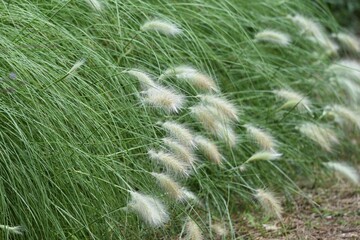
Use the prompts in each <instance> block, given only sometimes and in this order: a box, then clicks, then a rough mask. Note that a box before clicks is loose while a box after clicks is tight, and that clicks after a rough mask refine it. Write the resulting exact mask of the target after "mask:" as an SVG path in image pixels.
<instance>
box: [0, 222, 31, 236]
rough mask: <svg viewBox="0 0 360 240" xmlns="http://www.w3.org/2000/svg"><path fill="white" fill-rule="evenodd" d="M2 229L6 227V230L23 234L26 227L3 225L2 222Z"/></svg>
mask: <svg viewBox="0 0 360 240" xmlns="http://www.w3.org/2000/svg"><path fill="white" fill-rule="evenodd" d="M0 229H4V230H5V231H8V232H9V233H11V234H18V235H23V233H24V232H25V228H24V227H23V226H14V227H11V226H8V225H2V224H0Z"/></svg>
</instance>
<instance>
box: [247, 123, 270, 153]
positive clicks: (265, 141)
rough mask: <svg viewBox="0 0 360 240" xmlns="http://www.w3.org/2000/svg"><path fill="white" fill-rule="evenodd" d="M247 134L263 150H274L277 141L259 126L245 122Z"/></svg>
mask: <svg viewBox="0 0 360 240" xmlns="http://www.w3.org/2000/svg"><path fill="white" fill-rule="evenodd" d="M244 127H245V128H246V130H247V132H248V134H249V135H250V136H251V137H252V138H253V139H254V140H255V142H256V143H257V144H258V145H259V146H260V147H261V148H262V149H264V150H274V149H275V148H276V145H277V142H276V140H275V139H274V137H273V136H271V135H270V133H268V132H266V131H265V130H263V129H261V128H257V127H254V126H252V125H251V124H245V125H244Z"/></svg>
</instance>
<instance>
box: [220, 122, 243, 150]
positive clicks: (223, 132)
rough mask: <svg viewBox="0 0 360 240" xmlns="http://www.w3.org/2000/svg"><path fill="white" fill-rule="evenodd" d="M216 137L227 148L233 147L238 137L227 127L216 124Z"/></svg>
mask: <svg viewBox="0 0 360 240" xmlns="http://www.w3.org/2000/svg"><path fill="white" fill-rule="evenodd" d="M217 125H218V126H217V131H216V136H217V137H218V138H219V139H221V140H223V141H224V142H225V143H226V144H227V145H228V146H230V147H235V145H236V143H237V141H238V137H237V135H236V133H235V132H234V130H233V129H232V128H231V127H230V126H229V125H225V124H222V123H220V122H218V124H217Z"/></svg>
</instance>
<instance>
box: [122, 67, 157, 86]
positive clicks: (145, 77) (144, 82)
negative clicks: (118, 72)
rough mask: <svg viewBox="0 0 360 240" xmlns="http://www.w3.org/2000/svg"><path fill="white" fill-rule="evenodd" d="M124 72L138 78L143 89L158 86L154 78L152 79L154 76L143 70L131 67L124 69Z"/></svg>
mask: <svg viewBox="0 0 360 240" xmlns="http://www.w3.org/2000/svg"><path fill="white" fill-rule="evenodd" d="M123 73H127V74H129V75H131V76H133V77H135V78H137V79H138V81H139V82H140V86H141V89H143V90H146V89H148V88H149V87H155V86H156V84H155V82H154V80H153V79H152V77H151V76H150V75H149V74H148V73H146V72H143V71H141V70H138V69H130V70H126V71H123Z"/></svg>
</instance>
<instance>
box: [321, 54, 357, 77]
mask: <svg viewBox="0 0 360 240" xmlns="http://www.w3.org/2000/svg"><path fill="white" fill-rule="evenodd" d="M327 72H329V73H332V74H335V76H336V77H343V78H349V79H352V80H355V81H357V82H358V83H360V63H359V62H358V61H356V60H350V59H342V60H339V61H337V62H335V63H333V64H331V65H330V66H329V68H328V69H327Z"/></svg>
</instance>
